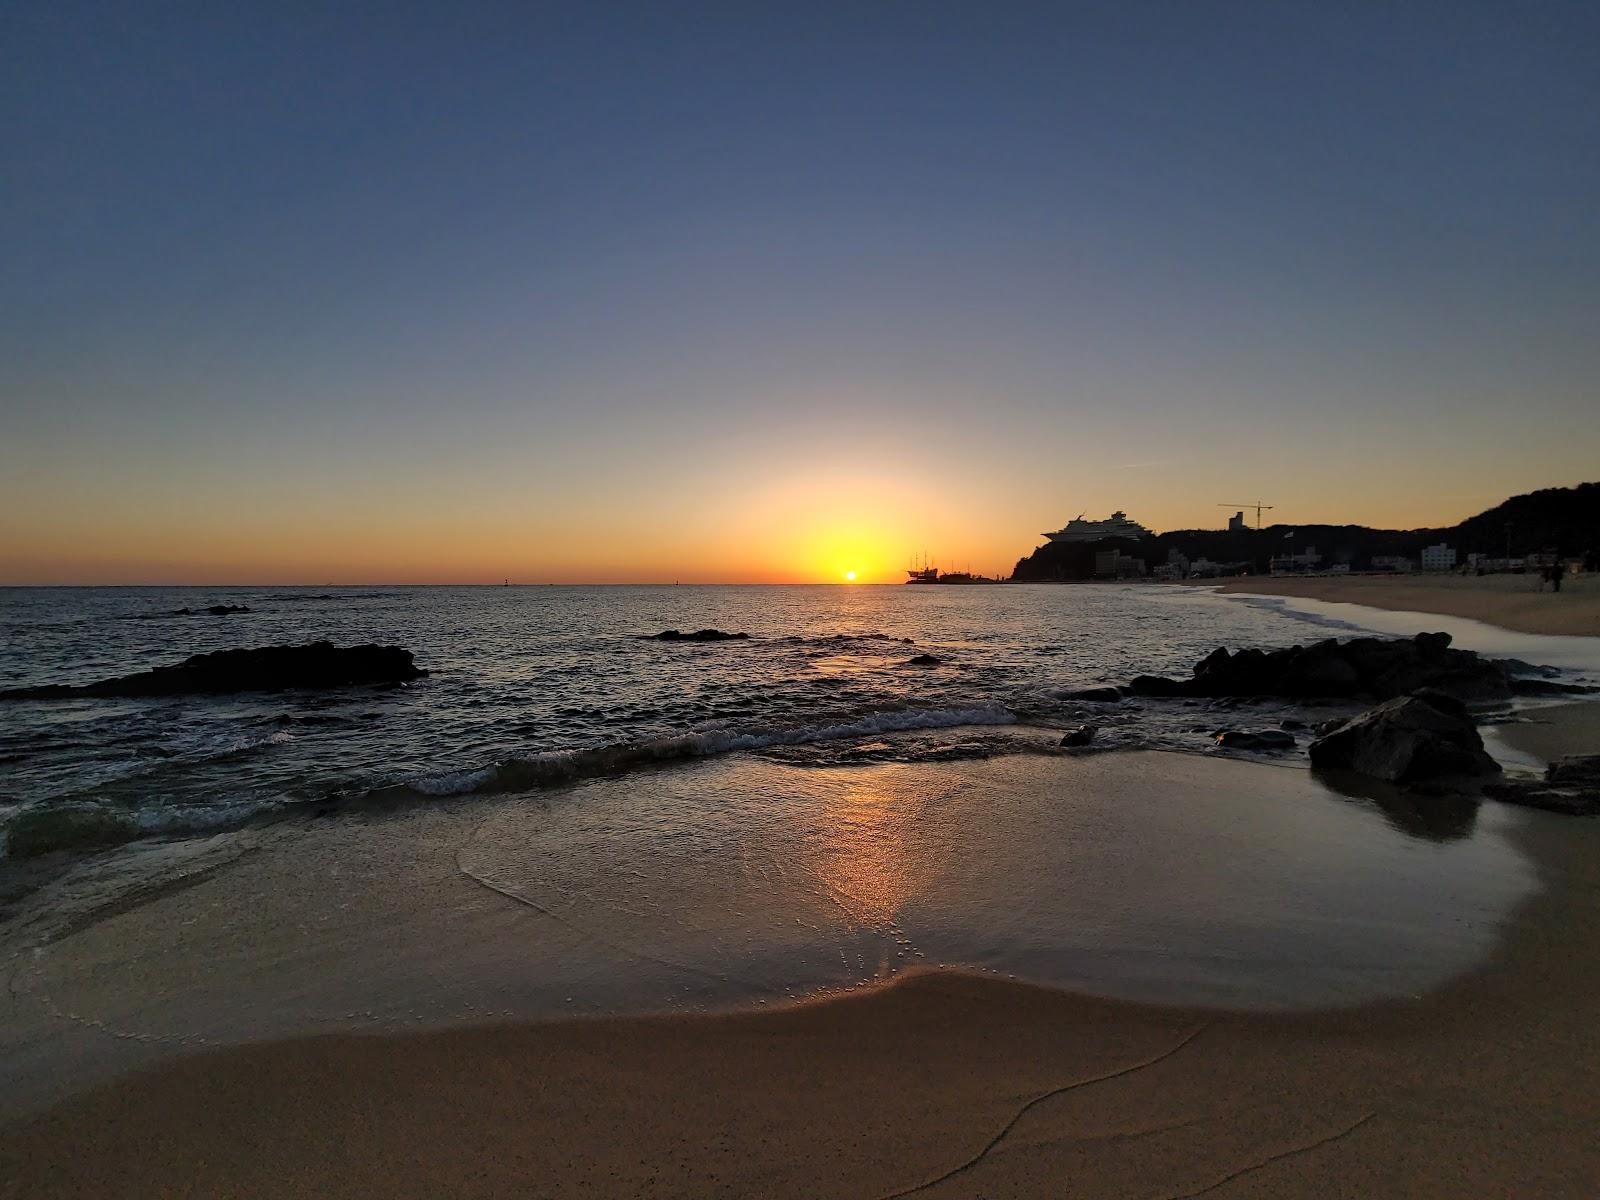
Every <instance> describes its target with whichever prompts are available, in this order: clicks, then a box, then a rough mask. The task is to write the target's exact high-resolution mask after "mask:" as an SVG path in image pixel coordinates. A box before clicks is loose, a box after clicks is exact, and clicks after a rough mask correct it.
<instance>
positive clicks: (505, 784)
mask: <svg viewBox="0 0 1600 1200" xmlns="http://www.w3.org/2000/svg"><path fill="white" fill-rule="evenodd" d="M1017 720H1018V718H1017V715H1016V713H1014V712H1012V711H1011V710H1010V709H1008V708H1002V707H999V706H998V705H982V706H978V707H973V708H910V709H891V710H885V711H882V712H875V713H869V714H865V715H861V716H857V717H852V718H849V719H846V720H842V721H837V722H830V723H827V724H819V725H802V726H795V727H791V728H767V729H751V730H738V729H727V730H721V729H718V730H695V731H690V732H686V733H681V734H675V735H670V736H666V737H660V738H652V739H647V740H644V741H637V742H621V743H613V744H610V745H605V746H596V747H592V748H588V749H576V750H551V751H546V752H544V753H540V754H534V755H530V756H528V757H519V758H508V759H505V760H503V761H500V762H496V763H491V764H489V765H488V766H484V767H476V768H468V769H462V770H454V771H443V772H438V773H435V774H430V775H421V776H416V777H413V778H410V779H406V780H402V781H400V782H397V783H391V784H385V785H381V786H378V787H372V788H365V789H359V790H354V789H353V790H349V791H343V792H338V793H334V794H331V795H322V796H318V797H306V798H300V799H287V798H285V797H283V796H279V797H276V798H273V799H257V800H250V801H241V802H238V803H234V804H218V805H188V806H155V805H152V806H149V807H144V808H137V809H135V808H129V807H127V806H125V805H123V804H119V803H115V802H112V801H106V800H96V799H94V798H92V797H87V796H73V797H70V798H67V797H62V798H58V799H56V800H53V801H48V802H45V803H42V804H37V805H34V806H31V807H29V808H27V809H24V810H23V811H22V812H20V813H18V814H16V815H15V816H13V817H12V818H11V819H10V820H9V821H7V822H6V823H5V824H4V826H3V827H0V859H4V858H6V857H13V858H31V857H35V856H38V855H42V854H49V853H53V852H57V851H76V852H80V853H83V852H89V851H94V850H102V849H108V848H111V847H114V846H118V845H122V844H125V843H127V842H131V841H135V840H137V839H139V838H145V837H181V836H193V835H196V834H202V833H215V832H218V831H220V830H224V829H229V828H234V827H237V826H240V825H243V824H245V823H247V822H249V821H252V820H255V819H257V818H260V817H264V816H267V815H270V814H274V813H278V814H282V815H289V814H291V813H295V812H315V813H318V814H319V815H320V814H324V813H327V812H330V811H337V810H338V809H341V808H360V807H363V806H369V805H385V804H390V803H403V802H407V801H418V800H431V799H442V798H449V797H458V796H486V795H495V794H505V793H515V792H528V791H537V790H542V789H545V788H552V787H559V786H561V785H563V784H571V783H576V782H579V781H581V780H584V779H593V778H598V777H601V776H606V775H619V774H623V773H625V772H627V771H631V770H635V769H637V768H641V767H650V766H657V765H663V764H670V763H674V762H684V761H688V760H692V759H699V758H708V757H712V756H714V755H719V754H728V753H733V752H737V751H741V750H764V749H769V748H772V747H780V746H801V745H808V744H812V743H818V742H829V741H837V740H840V739H844V738H862V737H875V736H881V735H883V734H891V733H906V732H912V731H915V730H933V729H951V728H955V727H958V726H968V725H974V726H985V725H987V726H996V725H1014V724H1016V723H1017ZM289 738H290V735H289V734H286V733H281V732H280V733H274V734H271V735H269V736H266V737H262V738H255V739H248V740H247V741H246V742H243V743H236V744H234V745H232V746H229V747H226V748H223V749H220V750H219V751H217V752H214V753H213V754H211V755H207V756H206V757H207V758H211V759H214V758H217V757H225V756H228V755H232V754H238V753H245V752H249V751H250V750H254V749H257V748H260V747H263V746H270V745H279V744H282V743H283V742H285V741H288V740H289Z"/></svg>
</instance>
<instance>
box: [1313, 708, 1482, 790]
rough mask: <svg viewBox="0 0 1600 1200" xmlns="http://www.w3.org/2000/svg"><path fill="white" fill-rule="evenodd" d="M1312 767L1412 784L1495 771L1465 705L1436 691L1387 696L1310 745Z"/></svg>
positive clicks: (1470, 776) (1475, 775)
mask: <svg viewBox="0 0 1600 1200" xmlns="http://www.w3.org/2000/svg"><path fill="white" fill-rule="evenodd" d="M1311 764H1312V766H1315V767H1324V768H1333V769H1340V770H1348V771H1355V772H1357V773H1359V774H1362V775H1370V776H1372V777H1373V778H1375V779H1386V780H1389V781H1391V782H1395V783H1413V782H1416V781H1419V780H1426V779H1439V778H1472V777H1479V776H1484V775H1494V774H1498V773H1499V771H1500V766H1499V764H1498V763H1496V762H1495V761H1494V759H1492V758H1490V757H1489V755H1488V754H1487V753H1485V752H1484V749H1483V739H1482V738H1481V737H1479V736H1478V728H1477V724H1476V723H1475V722H1474V721H1473V719H1472V714H1471V713H1469V712H1468V711H1467V710H1466V708H1465V706H1463V705H1462V704H1461V703H1460V702H1459V701H1457V700H1455V699H1454V697H1452V696H1450V695H1448V694H1446V693H1442V692H1437V691H1433V692H1423V693H1420V694H1418V695H1412V696H1400V697H1397V698H1395V699H1393V700H1387V701H1385V702H1384V703H1382V704H1380V705H1378V707H1376V708H1373V709H1369V710H1367V711H1366V712H1364V713H1361V714H1360V715H1359V716H1355V717H1351V718H1350V719H1349V720H1347V721H1343V722H1340V723H1339V724H1338V725H1337V726H1336V727H1334V728H1333V729H1332V730H1331V731H1329V732H1327V733H1325V734H1324V735H1323V736H1321V737H1319V738H1318V739H1317V740H1316V741H1314V742H1312V743H1311Z"/></svg>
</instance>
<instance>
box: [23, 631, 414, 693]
mask: <svg viewBox="0 0 1600 1200" xmlns="http://www.w3.org/2000/svg"><path fill="white" fill-rule="evenodd" d="M426 674H427V672H426V671H424V670H421V669H420V668H418V667H417V666H416V665H415V663H413V661H412V654H411V651H409V650H405V649H402V648H401V647H399V646H376V645H366V646H348V647H344V648H340V647H338V646H335V645H334V644H333V643H332V642H312V643H310V644H309V645H305V646H261V647H258V648H254V649H244V650H218V651H215V652H214V653H211V654H196V655H194V656H192V657H190V658H186V659H184V660H183V661H182V662H181V663H177V664H175V665H173V666H169V667H156V668H155V669H154V670H150V671H141V672H139V673H138V674H136V675H121V676H118V677H117V678H115V679H102V680H100V681H98V682H96V683H89V684H83V685H81V686H71V685H65V684H55V685H51V686H47V687H33V688H13V689H11V690H10V691H3V692H0V700H55V699H69V698H71V697H74V696H131V697H138V696H182V695H206V694H211V695H217V694H222V693H227V692H279V691H288V690H290V689H299V688H335V687H348V686H351V685H355V684H394V683H404V682H406V681H407V680H411V679H417V678H419V677H420V676H423V675H426Z"/></svg>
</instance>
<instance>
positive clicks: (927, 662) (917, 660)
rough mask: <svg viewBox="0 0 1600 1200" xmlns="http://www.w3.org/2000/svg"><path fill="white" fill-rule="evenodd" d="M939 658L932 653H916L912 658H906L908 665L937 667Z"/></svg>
mask: <svg viewBox="0 0 1600 1200" xmlns="http://www.w3.org/2000/svg"><path fill="white" fill-rule="evenodd" d="M940 661H941V660H940V659H939V658H937V657H936V656H934V655H932V654H918V655H916V656H915V657H914V658H908V659H906V666H908V667H937V666H938V665H939V663H940Z"/></svg>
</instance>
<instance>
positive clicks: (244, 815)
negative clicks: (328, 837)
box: [0, 800, 280, 860]
mask: <svg viewBox="0 0 1600 1200" xmlns="http://www.w3.org/2000/svg"><path fill="white" fill-rule="evenodd" d="M279 807H280V806H279V805H278V803H276V802H275V801H272V800H251V801H241V802H237V803H233V804H203V805H183V806H151V807H148V808H138V809H133V808H127V807H125V806H123V805H120V804H113V803H109V802H106V801H95V800H72V801H66V802H59V801H57V802H49V803H45V804H37V805H34V806H33V807H31V808H26V809H24V810H23V811H21V812H20V813H18V814H17V815H16V816H14V817H12V818H11V819H10V820H9V821H7V822H6V823H5V825H4V827H3V828H0V860H4V859H6V858H13V859H22V858H37V857H39V856H41V855H45V854H54V853H59V852H61V851H73V852H77V853H88V852H91V851H95V850H107V849H111V848H113V847H116V846H122V845H126V844H127V843H128V842H134V841H138V840H139V839H140V838H149V837H193V836H196V835H198V834H205V833H218V832H221V831H223V830H227V829H236V828H238V827H239V826H241V825H243V824H245V823H246V822H248V821H250V820H252V819H253V818H255V817H257V816H260V815H262V814H263V813H267V812H271V811H273V810H275V809H277V808H279Z"/></svg>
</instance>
